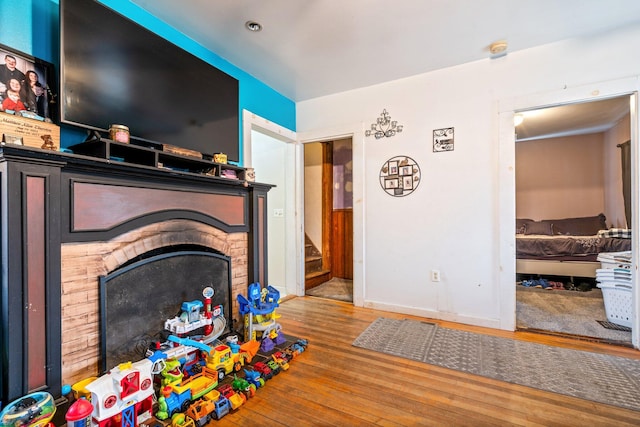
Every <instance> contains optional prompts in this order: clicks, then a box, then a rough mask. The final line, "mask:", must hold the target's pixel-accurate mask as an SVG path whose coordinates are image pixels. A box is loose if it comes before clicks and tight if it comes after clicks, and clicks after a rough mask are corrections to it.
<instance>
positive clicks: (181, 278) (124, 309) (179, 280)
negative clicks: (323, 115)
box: [99, 245, 232, 373]
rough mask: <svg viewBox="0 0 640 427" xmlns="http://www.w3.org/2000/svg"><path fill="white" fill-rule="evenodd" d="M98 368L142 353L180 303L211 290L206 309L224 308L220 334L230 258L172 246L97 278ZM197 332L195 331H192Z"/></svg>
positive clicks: (228, 297) (228, 295)
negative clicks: (99, 339)
mask: <svg viewBox="0 0 640 427" xmlns="http://www.w3.org/2000/svg"><path fill="white" fill-rule="evenodd" d="M99 284H100V332H101V334H100V336H101V343H100V344H101V371H102V373H105V372H107V371H109V370H110V369H111V368H113V367H114V366H117V365H118V364H120V363H123V362H128V361H137V360H140V359H142V358H144V357H145V352H146V350H147V348H149V346H150V345H151V343H153V342H155V341H164V340H165V339H166V336H167V335H168V334H169V332H168V331H166V330H165V329H164V325H165V321H166V320H168V319H173V318H175V317H176V316H179V315H180V311H181V306H182V303H184V302H191V301H196V300H197V301H201V302H202V303H203V304H204V296H203V291H204V289H205V288H207V287H210V288H212V289H213V291H214V292H213V296H212V297H211V307H212V308H213V307H216V306H220V307H221V308H222V311H223V314H222V315H223V316H224V319H222V320H223V321H224V324H223V325H221V327H224V330H223V331H215V332H216V333H217V332H220V335H222V334H223V333H227V332H229V327H230V325H231V324H232V323H231V315H232V313H231V310H232V290H231V258H230V257H228V256H226V255H224V254H221V253H219V252H217V251H215V250H214V249H211V248H206V247H202V246H197V245H176V246H169V247H163V248H160V249H157V250H153V251H150V252H147V253H144V254H142V255H140V256H138V257H136V258H134V259H132V260H129V261H128V262H127V263H126V264H124V265H122V266H121V267H119V268H118V269H117V270H114V271H113V272H111V273H109V274H108V275H105V276H100V278H99ZM194 332H195V333H198V331H194Z"/></svg>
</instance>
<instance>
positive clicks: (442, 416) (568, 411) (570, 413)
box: [210, 297, 640, 426]
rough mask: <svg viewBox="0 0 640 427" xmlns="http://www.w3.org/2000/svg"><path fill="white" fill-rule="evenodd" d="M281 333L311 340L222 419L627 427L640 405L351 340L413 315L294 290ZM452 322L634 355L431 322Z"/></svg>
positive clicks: (229, 422) (639, 418)
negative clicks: (576, 394) (380, 321)
mask: <svg viewBox="0 0 640 427" xmlns="http://www.w3.org/2000/svg"><path fill="white" fill-rule="evenodd" d="M278 313H279V314H280V315H281V316H282V317H281V318H280V319H279V322H280V324H281V325H282V327H283V331H284V332H285V333H286V334H290V335H294V336H297V337H301V338H307V339H309V347H308V349H307V351H305V352H304V353H302V354H301V355H300V356H298V357H297V358H296V359H295V360H294V361H293V362H292V364H291V369H290V370H289V371H287V372H283V373H281V374H279V375H278V376H276V377H274V378H273V379H271V380H269V381H268V382H267V384H266V385H265V387H264V389H259V390H258V391H257V393H256V396H255V397H254V398H252V399H250V400H249V401H248V402H247V403H245V404H244V405H243V406H242V407H241V408H239V409H238V410H237V411H236V412H234V413H232V414H229V415H227V416H225V417H224V418H223V419H222V420H220V421H212V422H211V423H210V425H220V426H236V425H237V426H254V425H255V426H369V425H371V426H505V425H515V426H614V425H615V426H632V425H635V426H637V425H640V412H635V411H631V410H626V409H622V408H618V407H616V406H611V405H604V404H598V403H595V402H591V401H586V400H581V399H577V398H572V397H567V396H564V395H559V394H554V393H549V392H544V391H540V390H536V389H532V388H528V387H524V386H519V385H515V384H510V383H506V382H502V381H497V380H492V379H489V378H484V377H479V376H475V375H470V374H465V373H462V372H458V371H453V370H449V369H445V368H440V367H437V366H433V365H428V364H424V363H420V362H415V361H411V360H407V359H403V358H399V357H395V356H390V355H385V354H382V353H376V352H372V351H369V350H365V349H361V348H358V347H353V346H352V345H351V343H352V342H353V340H354V339H355V338H356V337H357V336H358V335H359V334H360V333H361V332H362V331H363V330H364V329H365V328H366V327H367V326H368V325H369V324H370V323H371V322H372V321H373V320H375V319H376V318H378V317H388V318H396V319H403V318H411V319H419V318H417V317H415V316H409V315H404V314H394V313H388V312H382V311H377V310H372V309H367V308H358V307H354V306H353V305H351V304H349V303H344V302H339V301H332V300H327V299H322V298H315V297H297V298H292V299H289V300H287V301H285V302H283V303H282V304H281V306H280V308H279V309H278ZM430 321H433V322H435V323H438V324H441V325H443V326H446V327H449V328H457V329H463V330H468V331H474V332H480V333H487V334H491V335H496V336H502V337H509V338H514V339H521V340H526V341H532V342H538V343H544V344H549V345H556V346H562V347H567V348H572V349H578V350H588V351H593V352H601V353H606V354H612V355H617V356H623V357H630V358H635V359H638V360H640V352H639V351H637V350H634V349H631V348H626V347H619V346H612V345H607V344H599V343H593V342H588V341H580V340H572V339H568V338H563V337H557V336H547V335H539V334H533V333H528V332H506V331H496V330H493V329H486V328H481V327H472V326H466V325H461V324H456V323H450V322H442V321H437V320H430Z"/></svg>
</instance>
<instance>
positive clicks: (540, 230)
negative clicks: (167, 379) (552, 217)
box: [524, 220, 553, 236]
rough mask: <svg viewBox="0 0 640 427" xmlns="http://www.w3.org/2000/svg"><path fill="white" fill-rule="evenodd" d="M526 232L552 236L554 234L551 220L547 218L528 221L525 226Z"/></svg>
mask: <svg viewBox="0 0 640 427" xmlns="http://www.w3.org/2000/svg"><path fill="white" fill-rule="evenodd" d="M524 234H544V235H546V236H551V235H553V229H552V227H551V222H549V221H547V220H542V221H531V222H528V223H526V224H525V226H524Z"/></svg>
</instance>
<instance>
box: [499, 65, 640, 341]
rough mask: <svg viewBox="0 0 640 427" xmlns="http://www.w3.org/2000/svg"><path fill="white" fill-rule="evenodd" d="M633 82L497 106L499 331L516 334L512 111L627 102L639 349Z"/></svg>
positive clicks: (639, 222)
mask: <svg viewBox="0 0 640 427" xmlns="http://www.w3.org/2000/svg"><path fill="white" fill-rule="evenodd" d="M639 89H640V83H639V80H638V77H633V78H627V79H620V80H612V81H607V82H600V83H593V84H589V85H584V86H578V87H573V88H564V89H559V90H555V91H551V92H547V93H541V94H533V95H526V96H522V97H518V98H510V99H504V100H501V101H499V103H498V113H499V133H498V134H499V140H500V141H499V172H498V174H499V175H498V186H499V189H498V194H499V196H498V204H499V206H498V218H497V221H498V224H497V230H498V234H499V239H498V240H499V253H500V254H499V262H500V265H499V269H498V270H499V272H498V277H499V280H500V285H499V301H500V320H501V322H500V327H501V328H502V329H507V330H515V326H516V302H515V301H516V289H515V286H514V283H515V280H514V279H515V275H516V271H515V234H514V231H513V230H514V228H513V224H515V191H516V189H515V126H514V125H513V115H514V112H516V111H522V110H529V109H538V108H543V107H550V106H555V105H563V104H572V103H576V102H584V101H596V100H599V99H605V98H611V97H617V96H625V95H627V96H630V104H631V105H630V107H631V108H630V114H631V120H630V122H631V194H632V201H631V212H632V224H631V229H632V242H633V244H632V252H633V276H632V280H633V284H634V285H633V292H632V300H633V307H634V313H633V322H632V326H633V332H632V336H631V338H632V343H633V346H634V347H635V348H640V316H639V314H640V290H638V285H637V283H638V266H639V265H640V262H639V261H640V260H639V256H640V251H639V250H638V249H639V243H640V241H639V237H640V233H639V230H638V227H639V226H640V219H639V218H638V216H639V215H640V205H639V203H640V198H638V197H637V196H638V190H639V189H640V183H639V181H638V179H639V175H638V167H639V165H640V150H639V149H638V128H639V126H640V125H639V120H640V117H639V114H638V95H637V94H638V91H639Z"/></svg>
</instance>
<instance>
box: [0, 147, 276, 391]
mask: <svg viewBox="0 0 640 427" xmlns="http://www.w3.org/2000/svg"><path fill="white" fill-rule="evenodd" d="M271 188H272V186H271V185H268V184H261V183H253V182H251V183H249V182H245V181H241V180H232V179H228V178H222V177H215V176H208V175H204V174H196V173H189V172H179V171H169V170H164V169H160V168H155V167H149V166H140V165H132V164H125V163H119V162H111V161H108V160H105V159H98V158H93V157H89V156H82V155H75V154H68V153H61V152H55V151H47V150H40V149H33V148H27V147H17V146H16V147H14V146H9V145H6V146H2V147H1V148H0V218H1V223H2V226H1V228H0V230H1V231H0V236H1V239H0V242H1V246H0V254H1V255H0V256H1V258H2V277H1V280H2V288H1V289H2V293H0V307H1V310H2V311H1V318H2V326H1V327H0V341H1V343H2V348H3V352H2V354H1V355H0V358H1V360H0V361H1V364H0V401H3V402H8V401H11V400H13V399H16V398H18V397H20V396H23V395H25V394H27V393H29V392H32V391H35V390H46V391H48V392H50V393H51V394H52V395H54V397H59V396H60V391H61V385H62V382H63V380H64V378H63V376H62V373H61V365H62V360H61V358H62V356H61V343H62V339H63V337H62V328H61V310H62V308H61V301H62V298H61V293H62V289H61V262H62V255H61V253H62V250H61V248H62V247H63V246H65V245H69V244H75V243H83V242H94V241H95V242H105V241H109V240H110V239H113V238H116V237H117V236H122V235H125V234H127V233H130V232H132V231H133V230H137V229H141V228H144V227H149V226H153V224H157V223H163V222H164V223H166V222H167V221H168V222H171V221H176V220H178V221H190V222H193V223H197V224H201V225H202V226H210V227H213V228H214V229H215V230H220V232H222V233H230V234H233V235H235V234H236V233H245V234H246V236H247V237H246V239H247V251H248V254H247V263H246V267H245V266H243V267H242V268H246V269H247V271H246V277H247V281H248V283H252V282H261V283H268V281H267V267H266V266H267V240H266V212H267V192H268V191H269V190H270V189H271ZM114 257H117V254H114V255H112V257H111V258H114ZM244 291H246V290H244Z"/></svg>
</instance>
